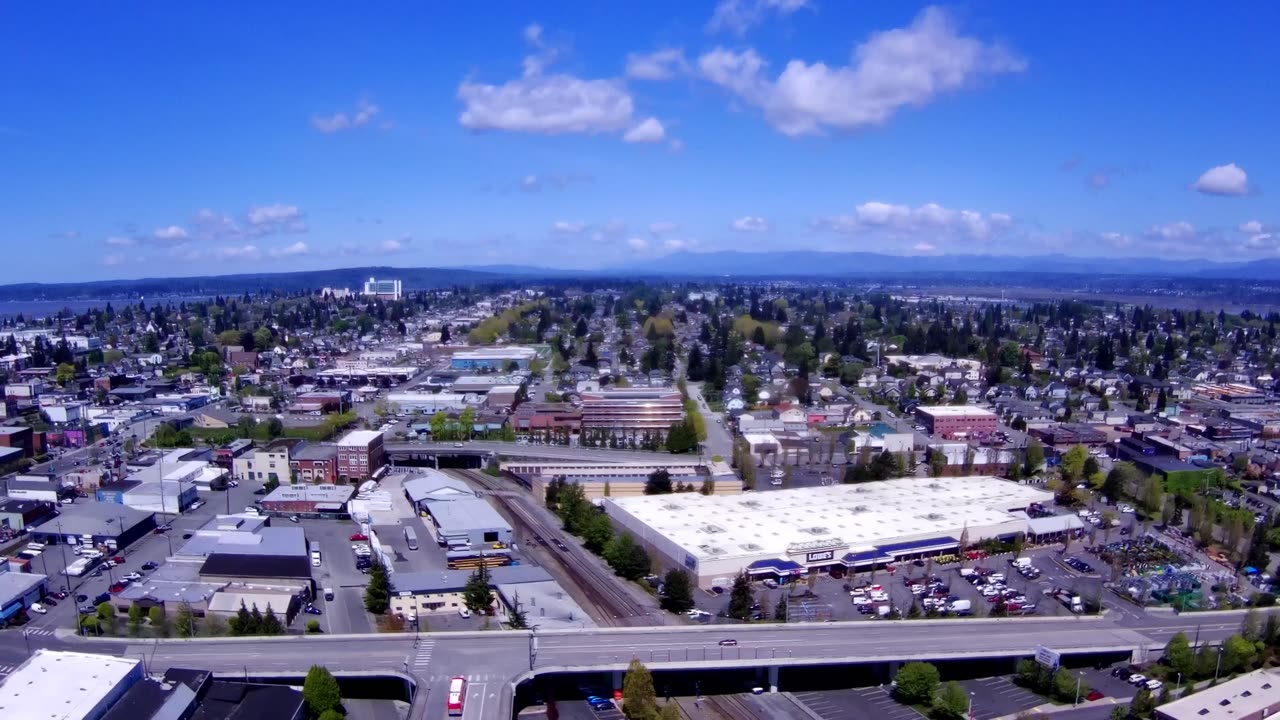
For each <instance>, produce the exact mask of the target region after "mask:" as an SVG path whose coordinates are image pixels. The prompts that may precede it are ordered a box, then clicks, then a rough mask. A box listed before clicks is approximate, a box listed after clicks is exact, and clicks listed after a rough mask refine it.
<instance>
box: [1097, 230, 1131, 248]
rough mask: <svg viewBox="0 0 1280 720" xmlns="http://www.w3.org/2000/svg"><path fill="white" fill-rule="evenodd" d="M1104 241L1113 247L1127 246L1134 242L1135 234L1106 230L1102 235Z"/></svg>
mask: <svg viewBox="0 0 1280 720" xmlns="http://www.w3.org/2000/svg"><path fill="white" fill-rule="evenodd" d="M1101 238H1102V240H1103V241H1104V242H1106V243H1107V244H1108V245H1111V246H1112V247H1116V248H1127V247H1129V246H1130V245H1132V244H1133V236H1131V235H1129V234H1127V233H1120V232H1104V233H1102V235H1101Z"/></svg>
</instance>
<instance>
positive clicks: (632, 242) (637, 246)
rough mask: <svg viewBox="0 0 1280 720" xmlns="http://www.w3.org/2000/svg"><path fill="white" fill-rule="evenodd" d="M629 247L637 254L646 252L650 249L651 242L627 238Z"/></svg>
mask: <svg viewBox="0 0 1280 720" xmlns="http://www.w3.org/2000/svg"><path fill="white" fill-rule="evenodd" d="M627 247H629V248H631V249H632V250H635V251H636V252H644V251H646V250H648V249H649V241H648V240H645V239H644V238H642V237H633V238H627Z"/></svg>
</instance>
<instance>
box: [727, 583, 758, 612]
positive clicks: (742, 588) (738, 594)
mask: <svg viewBox="0 0 1280 720" xmlns="http://www.w3.org/2000/svg"><path fill="white" fill-rule="evenodd" d="M755 601H756V599H755V596H754V595H753V594H752V593H751V582H750V581H749V580H747V575H746V573H738V575H737V576H736V577H734V578H733V587H732V588H731V589H730V590H729V610H728V615H729V617H731V618H733V619H735V620H743V621H746V620H750V619H751V606H752V605H753V604H755Z"/></svg>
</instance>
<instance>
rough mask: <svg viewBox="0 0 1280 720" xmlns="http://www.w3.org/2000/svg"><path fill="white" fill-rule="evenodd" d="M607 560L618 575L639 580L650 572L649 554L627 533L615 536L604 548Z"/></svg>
mask: <svg viewBox="0 0 1280 720" xmlns="http://www.w3.org/2000/svg"><path fill="white" fill-rule="evenodd" d="M604 559H605V562H607V563H609V567H611V568H613V571H614V572H615V573H617V574H618V575H620V576H622V577H624V578H626V579H628V580H638V579H640V578H641V577H644V575H645V573H647V572H649V554H648V553H647V552H645V550H644V548H642V547H640V546H639V545H637V544H636V541H635V539H634V538H632V537H631V535H629V534H627V533H619V534H617V535H614V536H613V539H612V540H610V541H609V544H608V545H607V546H606V547H605V549H604Z"/></svg>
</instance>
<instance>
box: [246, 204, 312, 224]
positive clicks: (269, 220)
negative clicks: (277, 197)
mask: <svg viewBox="0 0 1280 720" xmlns="http://www.w3.org/2000/svg"><path fill="white" fill-rule="evenodd" d="M300 217H302V213H301V212H300V211H299V210H298V207H297V206H296V205H280V204H278V203H277V204H275V205H264V206H262V207H252V208H249V212H248V213H246V214H245V219H247V220H248V221H249V224H250V225H275V224H280V223H287V222H291V221H293V220H297V219H298V218H300Z"/></svg>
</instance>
